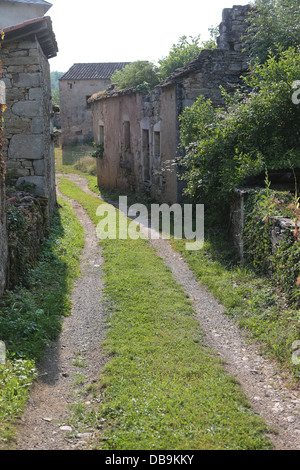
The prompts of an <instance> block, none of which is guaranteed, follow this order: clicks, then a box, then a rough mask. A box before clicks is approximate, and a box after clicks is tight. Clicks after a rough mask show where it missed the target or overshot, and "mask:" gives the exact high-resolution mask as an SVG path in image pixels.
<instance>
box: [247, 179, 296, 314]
mask: <svg viewBox="0 0 300 470" xmlns="http://www.w3.org/2000/svg"><path fill="white" fill-rule="evenodd" d="M296 199H298V197H297V194H296V195H295V197H293V196H292V195H291V193H289V192H276V191H272V190H270V188H269V187H267V188H266V189H261V190H260V191H256V190H253V191H251V192H250V193H249V195H248V197H247V201H246V205H245V214H246V216H245V227H244V233H243V235H244V242H245V258H246V260H247V262H249V263H250V264H251V266H254V268H255V269H256V270H257V271H258V272H260V273H265V274H268V275H271V277H272V278H273V279H274V281H275V282H276V283H278V286H280V289H281V290H282V291H283V292H285V293H286V294H287V296H288V298H289V299H290V301H292V303H293V304H295V305H297V306H299V305H300V240H299V237H298V226H297V223H296V221H297V222H298V217H299V207H297V206H298V204H297V203H296V202H297V200H296ZM277 217H284V218H287V219H289V220H290V221H291V222H293V223H294V228H293V225H292V224H291V227H290V229H289V228H287V229H286V230H281V229H280V228H279V227H278V226H277V225H276V218H277ZM276 227H278V228H277V231H276ZM276 233H277V242H275V240H274V235H275V234H276ZM272 240H273V242H272Z"/></svg>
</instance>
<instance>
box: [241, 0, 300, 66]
mask: <svg viewBox="0 0 300 470" xmlns="http://www.w3.org/2000/svg"><path fill="white" fill-rule="evenodd" d="M245 44H246V45H247V47H248V48H249V51H250V55H251V56H252V58H254V59H256V60H258V61H259V62H265V61H266V60H267V58H268V56H269V54H270V53H272V54H273V55H274V54H275V55H277V56H278V54H279V53H280V52H281V51H283V50H287V49H288V48H289V47H296V46H298V45H300V11H299V0H255V3H254V8H253V9H252V11H251V12H250V15H249V29H248V33H247V34H246V35H245Z"/></svg>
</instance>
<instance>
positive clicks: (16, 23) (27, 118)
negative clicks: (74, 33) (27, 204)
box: [0, 0, 58, 294]
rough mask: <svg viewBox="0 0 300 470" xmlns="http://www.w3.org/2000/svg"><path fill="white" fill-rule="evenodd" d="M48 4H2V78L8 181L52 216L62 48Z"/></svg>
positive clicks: (0, 254) (39, 0) (2, 262)
mask: <svg viewBox="0 0 300 470" xmlns="http://www.w3.org/2000/svg"><path fill="white" fill-rule="evenodd" d="M50 7H51V4H50V3H48V2H46V1H44V0H14V1H11V0H0V12H1V14H0V28H1V29H2V30H3V32H4V39H3V40H2V47H1V51H0V53H1V61H2V77H1V82H2V85H3V87H5V90H6V106H7V109H6V110H5V113H4V137H5V146H4V149H3V155H4V160H5V164H6V171H7V179H8V180H9V181H10V182H11V183H15V184H16V186H17V187H19V186H20V185H21V184H22V183H25V184H27V185H30V187H31V192H32V193H33V195H35V196H42V197H43V198H44V201H46V212H47V214H48V216H51V215H52V213H53V211H54V207H55V203H56V190H55V161H54V145H53V140H52V136H51V114H52V102H51V87H50V67H49V59H50V58H51V57H55V56H56V54H57V52H58V48H57V43H56V39H55V35H54V32H53V29H52V22H51V19H50V17H48V16H44V15H45V13H46V12H47V11H48V10H49V8H50ZM3 196H4V191H1V199H0V209H1V213H0V215H1V217H0V218H1V223H0V234H1V246H0V266H1V268H0V294H1V292H2V291H3V288H4V285H5V282H6V279H5V276H6V272H7V271H6V262H7V259H6V258H7V246H6V235H5V233H4V232H5V212H6V207H5V202H4V201H3Z"/></svg>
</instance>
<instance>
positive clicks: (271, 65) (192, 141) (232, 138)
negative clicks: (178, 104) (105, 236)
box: [180, 48, 300, 210]
mask: <svg viewBox="0 0 300 470" xmlns="http://www.w3.org/2000/svg"><path fill="white" fill-rule="evenodd" d="M299 77H300V56H299V51H298V50H297V49H295V48H290V49H288V50H287V51H284V52H283V53H281V54H280V56H279V58H275V57H269V59H268V60H267V61H266V62H265V63H264V64H261V65H256V66H255V67H254V68H253V70H252V73H251V74H249V76H247V77H246V78H245V82H246V85H247V86H249V87H250V88H251V89H252V92H251V93H250V94H247V95H246V94H243V95H238V94H237V95H235V96H234V97H233V98H231V97H229V96H228V95H226V94H225V93H224V97H225V99H226V105H225V107H224V108H223V109H214V108H213V106H212V103H211V102H210V101H209V100H205V99H204V97H203V96H200V97H199V98H198V99H197V101H196V102H195V103H194V105H192V106H191V107H190V108H186V109H185V110H184V112H183V113H182V116H181V119H180V125H181V141H182V146H183V147H184V149H185V156H184V157H183V158H182V159H181V161H180V163H181V165H182V169H183V174H184V179H185V181H186V183H187V189H186V192H187V194H188V195H189V196H191V197H193V198H195V199H197V200H200V201H201V202H203V203H204V204H208V206H209V207H210V209H211V210H215V209H216V208H218V207H219V208H220V207H222V210H223V209H224V204H226V203H228V202H229V200H230V195H231V192H232V189H233V188H234V187H237V186H239V185H242V184H244V182H245V181H246V180H247V178H248V177H249V176H251V175H258V174H260V173H263V172H264V171H265V169H266V168H267V169H282V168H296V167H298V168H299V167H300V106H299V105H295V104H294V103H293V101H292V93H293V91H294V90H293V88H292V85H293V83H294V82H295V81H296V80H297V79H298V78H299Z"/></svg>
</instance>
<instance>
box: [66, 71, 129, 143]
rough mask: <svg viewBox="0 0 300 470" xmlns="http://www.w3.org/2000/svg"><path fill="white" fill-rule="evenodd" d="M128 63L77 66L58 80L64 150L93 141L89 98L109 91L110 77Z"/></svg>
mask: <svg viewBox="0 0 300 470" xmlns="http://www.w3.org/2000/svg"><path fill="white" fill-rule="evenodd" d="M127 64H128V62H109V63H96V64H94V63H92V64H90V63H88V64H74V65H73V66H72V67H71V68H70V69H69V70H68V71H67V72H66V73H65V74H64V75H63V76H62V77H61V78H60V80H59V91H60V116H61V132H62V147H66V146H68V145H76V144H81V143H84V142H92V141H93V116H92V107H91V104H90V103H89V102H88V100H89V98H90V97H91V96H92V95H93V94H94V93H96V92H98V91H101V90H106V89H107V88H108V87H109V86H110V84H111V76H112V75H113V73H114V72H115V71H116V70H122V69H123V68H124V67H125V66H126V65H127Z"/></svg>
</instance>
